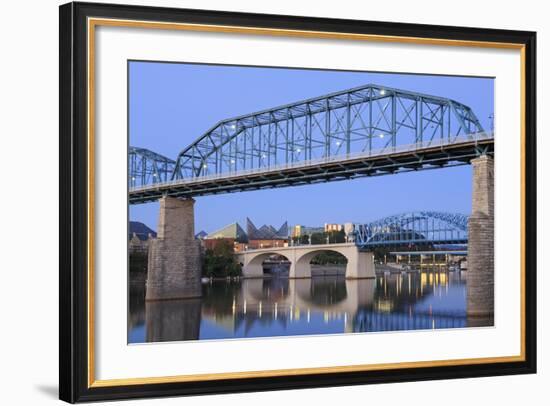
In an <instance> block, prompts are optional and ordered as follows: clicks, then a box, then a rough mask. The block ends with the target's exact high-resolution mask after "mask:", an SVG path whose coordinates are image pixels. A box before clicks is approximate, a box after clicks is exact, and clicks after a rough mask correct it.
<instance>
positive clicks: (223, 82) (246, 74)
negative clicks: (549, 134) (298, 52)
mask: <svg viewBox="0 0 550 406" xmlns="http://www.w3.org/2000/svg"><path fill="white" fill-rule="evenodd" d="M129 69H130V78H129V126H130V134H129V138H130V145H132V146H137V147H143V148H148V149H150V150H153V151H155V152H158V153H160V154H163V155H166V156H168V157H170V158H173V159H175V158H176V156H177V154H178V152H179V151H180V150H182V149H183V148H184V147H186V146H187V145H189V144H191V143H192V142H193V141H194V140H195V139H196V138H198V137H199V136H201V135H202V134H203V133H204V132H205V131H206V130H208V129H209V128H210V127H211V126H212V125H213V124H215V123H216V122H218V121H219V120H221V119H224V118H228V117H232V116H238V115H242V114H247V113H251V112H254V111H258V110H262V109H266V108H270V107H274V106H277V105H281V104H287V103H291V102H295V101H298V100H302V99H305V98H309V97H314V96H319V95H322V94H325V93H330V92H334V91H338V90H343V89H347V88H351V87H356V86H361V85H365V84H368V83H375V84H379V85H383V86H388V87H395V88H400V89H406V90H410V91H415V92H420V93H427V94H432V95H437V96H442V97H447V98H451V99H454V100H457V101H459V102H461V103H464V104H466V105H468V106H470V107H471V108H472V109H473V111H474V112H475V114H476V115H477V117H478V119H479V120H480V122H481V124H482V125H483V127H484V128H485V129H486V130H489V129H491V125H492V124H491V119H490V116H491V115H492V114H493V111H494V109H493V106H494V83H493V82H494V81H493V79H492V78H472V77H455V76H453V77H449V76H434V75H408V74H387V73H371V72H343V71H321V70H304V69H281V68H263V67H261V68H258V67H239V66H220V65H194V64H181V63H157V62H137V61H133V62H130V67H129ZM411 210H438V211H448V212H460V213H465V214H468V213H470V210H471V167H470V166H469V165H467V166H460V167H455V168H445V169H438V170H429V171H420V172H411V173H404V174H399V175H388V176H379V177H374V178H363V179H356V180H352V181H343V182H331V183H324V184H318V185H307V186H299V187H288V188H283V189H277V190H274V189H273V190H262V191H251V192H241V193H231V194H225V195H218V196H203V197H197V198H196V203H195V229H196V231H197V232H198V231H200V230H205V231H207V232H210V231H214V230H215V229H217V228H220V227H222V226H224V225H227V224H229V223H232V222H234V221H238V222H239V223H241V225H244V224H245V222H244V220H245V218H246V217H247V216H248V217H250V218H251V219H252V221H253V222H254V223H255V224H256V225H258V226H260V225H262V224H264V223H267V224H273V225H274V226H276V227H278V226H279V225H280V224H282V223H283V222H284V221H288V222H289V224H303V225H320V224H323V223H344V222H348V221H351V222H367V221H370V220H375V219H377V218H380V217H384V216H387V215H391V214H396V213H400V212H404V211H411ZM157 216H158V203H148V204H141V205H132V206H130V219H131V220H136V221H142V222H144V223H145V224H147V225H148V226H149V227H151V228H153V229H156V225H157V220H158V219H157Z"/></svg>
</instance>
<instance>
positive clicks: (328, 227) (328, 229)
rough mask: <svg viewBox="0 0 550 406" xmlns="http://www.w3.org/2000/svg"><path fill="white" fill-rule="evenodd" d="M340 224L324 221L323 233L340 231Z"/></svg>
mask: <svg viewBox="0 0 550 406" xmlns="http://www.w3.org/2000/svg"><path fill="white" fill-rule="evenodd" d="M342 228H343V227H342V224H329V223H325V228H324V231H325V233H329V232H331V231H340V230H342Z"/></svg>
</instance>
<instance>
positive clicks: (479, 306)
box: [466, 156, 495, 317]
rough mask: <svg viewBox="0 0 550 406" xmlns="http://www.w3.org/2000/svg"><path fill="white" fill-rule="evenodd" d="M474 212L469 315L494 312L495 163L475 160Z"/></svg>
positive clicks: (470, 229) (470, 238)
mask: <svg viewBox="0 0 550 406" xmlns="http://www.w3.org/2000/svg"><path fill="white" fill-rule="evenodd" d="M472 167H473V173H472V177H473V187H472V215H471V216H470V220H469V223H468V271H467V291H468V294H467V305H466V311H467V314H468V316H469V317H487V316H492V315H493V313H494V265H495V261H494V255H495V249H494V238H495V231H494V163H493V158H491V157H489V156H481V157H479V158H476V159H474V160H472Z"/></svg>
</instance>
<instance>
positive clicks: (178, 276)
mask: <svg viewBox="0 0 550 406" xmlns="http://www.w3.org/2000/svg"><path fill="white" fill-rule="evenodd" d="M194 203H195V201H194V200H193V199H186V200H181V199H176V198H172V197H163V198H162V199H160V213H159V222H158V231H157V238H156V239H155V240H152V241H151V245H150V248H149V259H148V266H147V291H146V295H145V299H146V300H166V299H184V298H193V297H199V296H201V281H200V278H201V262H200V243H199V241H197V240H195V225H194V223H195V218H194V208H193V206H194Z"/></svg>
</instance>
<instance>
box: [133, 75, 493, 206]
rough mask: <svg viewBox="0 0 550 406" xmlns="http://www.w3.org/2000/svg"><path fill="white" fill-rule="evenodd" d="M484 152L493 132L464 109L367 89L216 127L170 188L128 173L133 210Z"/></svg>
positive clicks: (177, 168) (187, 153)
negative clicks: (167, 199)
mask: <svg viewBox="0 0 550 406" xmlns="http://www.w3.org/2000/svg"><path fill="white" fill-rule="evenodd" d="M484 153H486V154H492V153H493V134H492V133H486V132H484V130H483V128H482V126H481V124H480V123H479V120H478V119H477V118H476V116H475V114H474V113H473V111H472V110H471V109H470V108H469V107H468V106H465V105H464V104H461V103H459V102H456V101H454V100H451V99H446V98H442V97H436V96H430V95H425V94H420V93H414V92H409V91H405V90H399V89H393V88H388V87H383V86H378V85H366V86H362V87H357V88H354V89H349V90H344V91H341V92H336V93H332V94H328V95H324V96H320V97H316V98H312V99H307V100H303V101H300V102H297V103H292V104H288V105H285V106H279V107H275V108H272V109H268V110H264V111H260V112H256V113H252V114H248V115H244V116H240V117H234V118H231V119H227V120H222V121H220V122H218V123H217V124H216V125H215V126H213V127H212V128H210V129H209V130H208V131H207V132H206V133H205V134H204V135H202V136H201V137H199V138H198V139H197V140H196V141H195V142H193V143H192V144H191V145H189V146H188V147H187V148H185V149H184V150H183V151H181V152H180V154H179V155H178V157H177V159H176V161H175V164H174V165H173V166H172V167H171V168H172V172H171V173H170V176H169V179H167V180H166V181H162V180H160V179H159V178H152V177H147V176H143V174H142V172H141V171H142V170H143V167H136V169H135V170H134V168H133V167H130V170H129V175H130V203H141V202H146V201H152V200H156V199H158V198H159V197H161V196H162V195H170V196H176V197H191V196H197V195H204V194H213V193H227V192H234V191H241V190H251V189H260V188H269V187H280V186H289V185H296V184H307V183H315V182H326V181H330V180H342V179H350V178H354V177H358V176H376V175H383V174H387V173H395V172H402V171H410V170H419V169H430V168H437V167H441V166H451V165H460V164H467V163H469V161H470V160H471V159H472V158H474V157H475V156H478V155H480V154H484ZM138 179H139V180H140V182H137V183H136V180H138ZM141 179H146V180H147V181H146V182H145V183H144V182H141ZM132 182H134V183H132Z"/></svg>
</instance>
